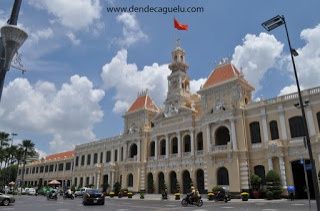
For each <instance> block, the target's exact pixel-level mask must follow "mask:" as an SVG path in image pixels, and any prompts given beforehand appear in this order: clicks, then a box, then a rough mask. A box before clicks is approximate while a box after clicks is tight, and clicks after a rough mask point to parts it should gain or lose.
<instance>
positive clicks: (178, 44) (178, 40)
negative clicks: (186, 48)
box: [176, 38, 180, 48]
mask: <svg viewBox="0 0 320 211" xmlns="http://www.w3.org/2000/svg"><path fill="white" fill-rule="evenodd" d="M176 45H177V46H176V47H177V48H178V47H180V38H178V39H177V41H176Z"/></svg>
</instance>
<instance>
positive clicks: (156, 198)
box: [106, 194, 288, 203]
mask: <svg viewBox="0 0 320 211" xmlns="http://www.w3.org/2000/svg"><path fill="white" fill-rule="evenodd" d="M184 196H185V195H183V194H181V196H180V201H181V200H182V199H183V197H184ZM106 198H110V197H106ZM174 198H175V197H174V195H172V194H170V195H168V199H167V200H164V201H178V200H175V199H174ZM112 199H117V200H121V199H128V197H122V198H118V197H113V198H112ZM131 200H153V201H161V200H162V199H161V194H145V195H144V199H140V194H135V195H133V196H132V199H131ZM202 200H203V201H204V202H215V201H209V200H208V199H207V196H206V195H202ZM284 201H288V199H277V200H266V199H249V200H248V201H244V202H243V201H242V200H241V199H231V201H229V202H228V203H230V202H238V203H240V202H243V203H256V202H264V203H277V202H284ZM219 203H224V202H223V201H222V202H219Z"/></svg>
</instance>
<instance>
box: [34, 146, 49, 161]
mask: <svg viewBox="0 0 320 211" xmlns="http://www.w3.org/2000/svg"><path fill="white" fill-rule="evenodd" d="M35 150H36V152H37V153H38V154H39V159H41V158H44V157H46V156H47V153H45V152H44V151H42V150H40V149H38V148H35Z"/></svg>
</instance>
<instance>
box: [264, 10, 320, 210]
mask: <svg viewBox="0 0 320 211" xmlns="http://www.w3.org/2000/svg"><path fill="white" fill-rule="evenodd" d="M283 24H284V27H285V29H286V35H287V40H288V44H289V48H290V55H291V60H292V65H293V70H294V76H295V79H296V84H297V89H298V95H299V103H300V105H301V106H300V109H301V113H302V121H303V128H304V131H305V133H306V137H305V138H306V144H307V148H308V152H309V157H310V164H311V173H312V180H313V186H314V193H315V198H316V203H317V211H320V194H319V184H318V177H317V172H316V166H315V162H314V159H313V154H312V149H311V143H310V136H309V131H308V125H307V121H306V115H305V111H304V106H303V101H302V96H301V91H300V85H299V79H298V75H297V70H296V64H295V62H294V56H298V52H297V51H296V50H295V49H293V48H292V47H291V43H290V39H289V34H288V29H287V24H286V21H285V18H284V16H280V15H277V16H275V17H273V18H271V19H270V20H267V21H265V22H263V23H262V26H263V27H264V28H265V29H266V30H267V31H271V30H273V29H275V28H277V27H279V26H281V25H283Z"/></svg>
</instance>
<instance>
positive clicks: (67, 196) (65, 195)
mask: <svg viewBox="0 0 320 211" xmlns="http://www.w3.org/2000/svg"><path fill="white" fill-rule="evenodd" d="M63 199H72V200H73V199H74V195H73V194H72V193H71V194H70V193H68V192H65V193H64V194H63Z"/></svg>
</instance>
